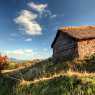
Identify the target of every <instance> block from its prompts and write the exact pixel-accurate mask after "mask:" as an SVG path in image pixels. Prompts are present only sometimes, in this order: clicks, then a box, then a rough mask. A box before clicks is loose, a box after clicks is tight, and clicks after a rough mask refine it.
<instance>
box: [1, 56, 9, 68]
mask: <svg viewBox="0 0 95 95" xmlns="http://www.w3.org/2000/svg"><path fill="white" fill-rule="evenodd" d="M7 62H8V57H7V56H1V55H0V70H3V69H4V66H5V65H7Z"/></svg>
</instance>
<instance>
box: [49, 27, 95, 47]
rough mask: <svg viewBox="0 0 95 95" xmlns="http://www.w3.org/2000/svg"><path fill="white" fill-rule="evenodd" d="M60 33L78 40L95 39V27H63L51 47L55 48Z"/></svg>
mask: <svg viewBox="0 0 95 95" xmlns="http://www.w3.org/2000/svg"><path fill="white" fill-rule="evenodd" d="M59 32H63V33H65V34H67V35H69V36H70V37H72V38H75V39H78V40H85V39H93V38H95V26H69V27H61V28H60V29H59V30H58V33H57V35H56V37H55V39H54V41H53V43H52V45H51V47H53V45H54V43H55V41H56V39H57V37H58V36H59Z"/></svg>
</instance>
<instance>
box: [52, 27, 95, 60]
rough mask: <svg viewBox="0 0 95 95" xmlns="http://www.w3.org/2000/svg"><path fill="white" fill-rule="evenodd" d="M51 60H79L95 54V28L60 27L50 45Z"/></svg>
mask: <svg viewBox="0 0 95 95" xmlns="http://www.w3.org/2000/svg"><path fill="white" fill-rule="evenodd" d="M51 47H52V48H53V58H54V59H55V60H60V59H63V58H75V57H77V58H80V59H83V58H84V57H85V56H90V55H92V54H93V53H95V26H77V27H75V26H72V27H61V28H60V29H59V30H58V31H57V34H56V37H55V39H54V41H53V43H52V45H51Z"/></svg>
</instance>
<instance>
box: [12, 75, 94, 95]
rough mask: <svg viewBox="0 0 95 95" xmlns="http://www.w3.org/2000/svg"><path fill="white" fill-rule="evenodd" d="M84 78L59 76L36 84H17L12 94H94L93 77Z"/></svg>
mask: <svg viewBox="0 0 95 95" xmlns="http://www.w3.org/2000/svg"><path fill="white" fill-rule="evenodd" d="M84 79H85V80H86V81H85V82H84V81H83V80H84ZM84 79H80V78H76V77H68V76H60V77H57V78H54V79H51V80H48V81H42V82H39V83H36V84H30V85H17V87H16V90H15V91H16V92H15V94H14V95H95V78H84Z"/></svg>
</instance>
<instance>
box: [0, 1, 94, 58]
mask: <svg viewBox="0 0 95 95" xmlns="http://www.w3.org/2000/svg"><path fill="white" fill-rule="evenodd" d="M79 25H95V0H0V52H1V53H2V54H4V55H8V56H9V57H14V58H18V59H35V58H41V59H43V58H48V57H50V56H52V49H51V43H52V41H53V39H54V37H55V35H56V30H57V29H58V28H59V27H61V26H79Z"/></svg>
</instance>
